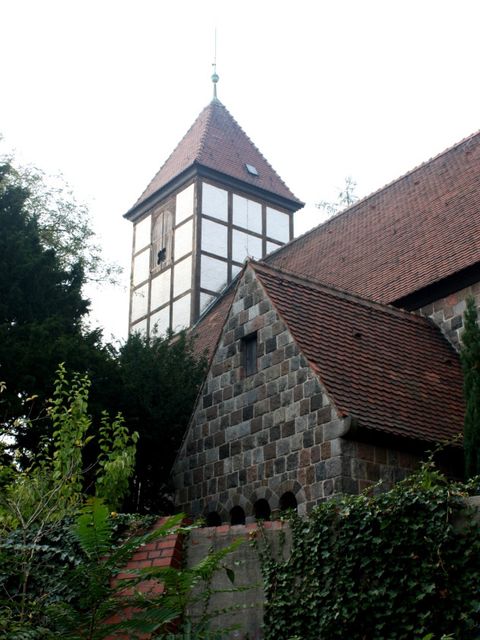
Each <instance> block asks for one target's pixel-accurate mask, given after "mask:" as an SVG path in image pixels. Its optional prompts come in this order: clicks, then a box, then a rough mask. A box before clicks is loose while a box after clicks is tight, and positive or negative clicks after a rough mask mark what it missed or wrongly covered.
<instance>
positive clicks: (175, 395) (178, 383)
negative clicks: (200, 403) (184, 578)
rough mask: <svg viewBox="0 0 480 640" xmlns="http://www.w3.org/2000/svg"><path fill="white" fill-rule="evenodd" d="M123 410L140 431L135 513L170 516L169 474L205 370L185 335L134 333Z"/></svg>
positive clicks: (124, 365)
mask: <svg viewBox="0 0 480 640" xmlns="http://www.w3.org/2000/svg"><path fill="white" fill-rule="evenodd" d="M118 362H119V370H120V377H121V383H120V388H121V390H122V397H121V399H120V404H119V408H120V410H121V412H122V414H123V415H124V416H125V420H126V423H127V426H128V427H129V429H130V430H131V431H132V430H133V429H135V430H136V431H138V432H139V436H140V437H139V442H138V446H137V462H136V469H135V492H134V494H133V495H132V497H131V503H130V508H131V510H135V511H147V512H148V511H150V512H157V513H158V512H165V511H166V510H168V508H169V506H168V502H167V501H166V500H165V495H166V494H167V493H168V492H169V486H168V481H169V475H170V470H171V468H172V464H173V461H174V460H175V456H176V453H177V451H178V449H179V447H180V444H181V442H182V438H183V435H184V433H185V430H186V427H187V424H188V420H189V418H190V414H191V412H192V408H193V404H194V402H195V398H196V396H197V393H198V390H199V387H200V384H201V383H202V381H203V378H204V375H205V371H206V359H205V358H200V359H199V358H198V357H197V356H196V355H195V353H194V344H193V340H192V338H190V337H187V336H186V335H185V333H181V334H179V335H178V336H176V337H175V338H174V339H173V340H172V339H171V336H166V337H165V338H161V337H152V338H150V339H148V338H146V337H143V336H140V335H138V334H134V335H132V336H130V337H129V339H128V341H127V342H126V343H125V344H124V345H123V346H122V347H121V348H120V351H119V356H118Z"/></svg>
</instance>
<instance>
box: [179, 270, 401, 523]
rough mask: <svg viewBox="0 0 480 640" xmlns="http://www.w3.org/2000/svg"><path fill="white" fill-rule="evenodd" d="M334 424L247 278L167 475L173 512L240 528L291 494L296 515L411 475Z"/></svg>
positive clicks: (288, 339)
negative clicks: (259, 506) (241, 519)
mask: <svg viewBox="0 0 480 640" xmlns="http://www.w3.org/2000/svg"><path fill="white" fill-rule="evenodd" d="M255 331H256V332H257V341H258V342H257V349H258V351H257V354H258V371H257V372H256V373H254V374H252V375H250V376H246V375H245V373H244V370H243V361H242V357H243V354H242V338H243V337H245V336H248V335H250V334H252V332H255ZM347 426H348V422H347V421H345V420H344V419H342V418H340V417H339V415H338V414H337V412H336V410H335V407H334V406H333V405H332V403H331V402H330V400H329V398H328V396H327V394H326V392H325V389H324V388H323V387H322V385H321V383H320V381H319V379H318V377H317V376H316V375H315V374H314V373H313V372H312V370H311V369H310V367H309V366H308V363H307V361H306V359H305V358H304V356H303V355H302V354H301V353H300V352H299V349H298V347H297V345H296V343H295V342H294V340H293V338H292V335H291V334H290V332H289V331H288V329H287V327H286V326H285V324H284V322H283V321H282V319H281V318H280V317H279V315H278V313H277V312H276V311H275V309H274V308H272V305H271V303H270V301H269V299H268V298H267V296H266V294H265V292H264V290H263V288H262V286H261V285H260V284H259V282H258V281H257V280H256V277H255V274H254V273H253V271H251V270H249V269H247V270H246V273H245V275H244V277H243V279H242V282H241V283H240V285H239V288H238V290H237V294H236V297H235V300H234V303H233V305H232V309H231V312H230V315H229V318H228V319H227V322H226V325H225V327H224V331H223V334H222V337H221V340H220V343H219V346H218V349H217V352H216V354H215V356H214V358H213V361H212V364H211V368H210V371H209V373H208V375H207V378H206V381H205V384H204V387H203V390H202V392H201V394H200V397H199V400H198V402H197V406H196V408H195V411H194V414H193V418H192V422H191V425H190V429H189V431H188V433H187V437H186V439H185V441H184V444H183V447H182V449H181V451H180V454H179V456H178V458H177V461H176V463H175V465H174V469H173V478H174V484H175V490H176V505H177V507H178V509H180V510H182V511H185V512H187V513H189V514H192V515H194V516H198V515H207V514H208V513H210V512H217V513H218V514H219V515H220V518H221V520H222V521H223V522H229V521H230V510H231V509H232V508H233V507H234V506H237V505H238V506H240V507H242V509H243V510H244V512H245V515H246V517H247V522H249V521H250V522H251V521H252V520H253V518H254V504H255V502H256V501H257V500H259V499H261V498H264V499H266V500H267V501H268V503H269V506H270V509H271V510H272V511H275V510H277V509H278V508H279V501H280V498H281V496H282V494H284V493H285V492H292V493H293V494H294V495H295V497H296V500H297V503H298V512H299V513H300V514H301V515H302V514H305V513H307V512H308V511H310V509H311V508H312V507H313V506H314V505H315V504H317V503H318V502H319V501H322V500H324V499H326V498H329V497H330V496H332V495H334V494H338V493H357V492H358V491H359V490H362V489H363V488H365V487H366V486H368V485H369V484H370V483H373V482H376V481H377V480H379V479H380V478H383V479H385V480H386V482H387V483H389V485H388V486H390V484H391V483H392V482H394V481H395V480H398V479H399V477H403V476H404V475H405V474H406V473H407V472H408V470H409V469H411V461H410V460H409V461H408V464H404V462H405V460H403V459H402V460H400V459H399V457H398V455H397V453H396V452H393V451H391V452H389V451H387V450H386V449H381V448H376V447H373V448H370V449H369V448H368V446H367V445H360V444H358V445H357V444H355V443H353V442H350V441H348V440H346V439H344V438H342V435H344V434H345V431H346V429H347Z"/></svg>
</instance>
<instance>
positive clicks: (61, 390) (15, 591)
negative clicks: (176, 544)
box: [0, 365, 136, 628]
mask: <svg viewBox="0 0 480 640" xmlns="http://www.w3.org/2000/svg"><path fill="white" fill-rule="evenodd" d="M89 387H90V382H89V380H88V378H86V377H80V376H78V375H76V376H74V377H73V380H72V381H71V382H69V381H68V379H67V376H66V372H65V368H64V367H63V365H61V366H60V368H59V371H58V378H57V382H56V385H55V393H54V396H53V398H52V400H51V403H50V405H49V408H48V413H49V415H50V418H51V420H52V424H53V426H54V433H53V442H52V447H53V451H52V452H51V453H50V443H49V442H45V444H44V447H43V450H42V451H41V452H40V453H39V454H38V455H37V457H36V459H35V461H34V463H33V464H32V466H31V467H30V468H28V469H26V470H24V471H22V470H18V469H16V471H15V472H13V473H12V474H11V477H10V479H9V481H8V482H7V483H6V485H5V487H4V490H3V492H2V494H0V533H1V534H2V541H1V543H0V560H1V561H2V566H4V567H6V568H8V569H6V570H5V573H4V574H3V576H0V585H1V586H3V592H2V593H4V594H6V597H5V598H4V599H3V601H2V600H1V599H0V618H1V617H2V616H3V617H4V618H5V619H6V620H7V621H9V622H8V624H9V625H10V626H9V628H13V626H14V625H17V626H19V628H21V627H22V625H23V626H24V625H25V624H27V625H28V624H30V622H31V621H32V620H36V624H38V626H39V627H42V626H43V622H42V620H43V617H42V616H43V614H42V613H41V611H42V608H43V605H45V601H50V600H51V598H52V594H55V596H57V597H59V596H60V595H62V594H63V593H64V591H65V590H66V591H67V592H69V593H70V592H71V589H69V588H67V587H66V583H65V575H66V574H65V568H64V567H63V565H62V564H59V565H58V566H57V567H56V568H55V567H52V566H51V564H50V563H49V562H50V561H49V558H51V556H52V553H54V552H55V549H56V545H53V546H52V544H51V542H50V540H51V539H52V538H55V535H56V534H57V533H58V531H61V530H62V529H63V523H64V522H65V520H66V519H67V520H68V519H72V518H73V517H75V515H76V512H77V510H78V509H79V508H80V507H81V505H82V503H83V502H84V500H85V497H86V493H85V491H86V489H87V488H88V487H86V486H85V481H84V476H85V472H84V467H83V456H82V453H83V450H84V448H85V446H86V445H88V444H89V442H90V441H91V440H92V436H90V435H89V434H88V430H89V428H90V425H91V419H90V417H89V416H88V413H87V412H88V392H89ZM108 434H113V437H114V439H113V441H111V442H110V446H109V444H108V443H107V441H106V440H105V441H104V442H102V445H101V451H102V462H103V464H101V465H98V466H97V468H96V469H91V470H90V471H93V477H94V476H95V472H96V473H97V474H98V477H99V481H100V489H99V493H101V494H102V495H103V497H104V499H105V501H106V502H107V503H108V504H109V505H110V504H118V503H120V501H121V500H122V498H123V497H124V494H125V492H126V490H127V488H128V481H129V478H130V476H131V474H132V472H133V467H134V458H135V442H134V440H135V439H136V437H131V436H130V435H129V434H127V433H126V432H125V429H124V427H123V424H122V421H121V418H120V417H119V418H117V420H116V421H115V422H114V424H113V425H110V424H109V422H108V419H107V416H105V417H104V422H103V435H104V437H108ZM125 455H126V458H125ZM117 459H120V462H119V463H118V462H117ZM11 470H12V469H11ZM88 509H89V512H88V517H87V514H83V516H81V517H80V519H79V521H78V524H77V529H76V532H77V533H79V539H80V540H81V541H83V543H84V544H85V546H84V547H82V551H83V553H84V555H85V557H87V558H88V559H89V560H90V554H92V553H94V551H93V550H94V549H95V550H96V552H98V553H105V552H106V551H107V550H108V549H109V548H110V544H109V542H110V539H109V538H108V537H107V539H106V538H105V536H106V534H107V533H108V531H107V529H106V528H105V527H104V528H103V529H102V523H104V521H105V518H106V517H107V516H108V513H109V510H108V508H107V506H105V505H104V504H103V503H102V502H101V501H95V502H93V503H92V504H91V505H90V504H89V506H88ZM88 534H91V537H90V538H89V537H88ZM92 537H93V539H92ZM105 540H106V541H105ZM57 541H58V537H57ZM102 541H103V542H102ZM88 543H90V546H89V547H88V546H87V545H88ZM45 554H46V555H45ZM60 558H61V559H65V558H63V556H62V555H60ZM46 559H47V564H48V565H49V567H50V569H51V573H52V575H55V576H57V577H58V584H52V581H51V580H49V581H46V583H47V584H49V586H50V590H49V592H45V590H44V584H43V583H42V581H41V580H39V576H42V575H44V573H45V564H46ZM94 560H95V561H98V557H95V558H94ZM2 583H3V585H2ZM62 600H66V599H65V598H64V597H62ZM40 605H42V606H40ZM28 621H30V622H28ZM12 625H13V626H12Z"/></svg>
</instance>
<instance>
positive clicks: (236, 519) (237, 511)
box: [230, 505, 245, 525]
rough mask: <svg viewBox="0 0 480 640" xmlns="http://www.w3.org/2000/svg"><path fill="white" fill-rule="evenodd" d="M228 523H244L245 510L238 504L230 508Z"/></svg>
mask: <svg viewBox="0 0 480 640" xmlns="http://www.w3.org/2000/svg"><path fill="white" fill-rule="evenodd" d="M230 524H232V525H234V524H245V511H244V510H243V509H242V507H240V506H239V505H237V506H235V507H232V509H231V510H230Z"/></svg>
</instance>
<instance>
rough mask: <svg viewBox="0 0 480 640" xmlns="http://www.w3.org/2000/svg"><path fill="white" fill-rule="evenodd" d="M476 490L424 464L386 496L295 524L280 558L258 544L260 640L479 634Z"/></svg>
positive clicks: (462, 638) (330, 507)
mask: <svg viewBox="0 0 480 640" xmlns="http://www.w3.org/2000/svg"><path fill="white" fill-rule="evenodd" d="M477 485H478V482H477ZM477 488H478V487H477V486H476V485H475V483H472V484H471V485H469V486H468V487H466V486H455V485H448V484H447V482H446V481H445V479H444V478H443V477H442V476H441V475H440V474H439V473H437V472H436V471H435V470H433V469H432V468H431V466H430V465H429V464H426V465H424V466H423V467H422V469H421V470H420V471H419V472H417V473H415V474H413V475H412V476H410V477H409V478H408V479H406V480H405V481H403V482H401V483H399V484H398V485H396V486H395V487H394V488H393V489H392V490H391V491H390V492H388V493H385V494H381V495H378V496H374V497H368V496H366V495H360V496H346V497H344V498H342V499H341V500H338V501H337V500H331V501H328V502H325V503H323V504H322V505H320V506H319V507H318V508H317V509H315V510H314V511H313V513H312V514H311V515H310V517H309V518H308V519H300V518H293V519H292V521H291V523H290V524H291V528H292V546H291V554H290V556H289V557H288V559H286V560H285V559H283V558H277V556H276V555H275V554H274V553H271V547H270V545H269V544H268V543H265V542H264V541H263V540H262V539H260V540H259V542H258V548H259V552H260V556H261V559H262V568H263V574H264V579H265V618H264V637H265V640H318V639H319V638H321V640H334V639H339V640H340V639H342V640H344V639H345V638H348V639H349V640H416V639H418V640H440V639H441V638H442V637H443V636H444V635H445V636H447V637H448V638H451V639H455V640H474V639H476V638H479V637H480V626H479V625H480V596H479V588H478V587H479V578H480V528H479V525H478V522H477V520H476V513H475V509H474V508H472V507H471V506H469V505H468V502H467V501H466V497H467V495H468V492H469V491H471V490H475V489H477Z"/></svg>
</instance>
